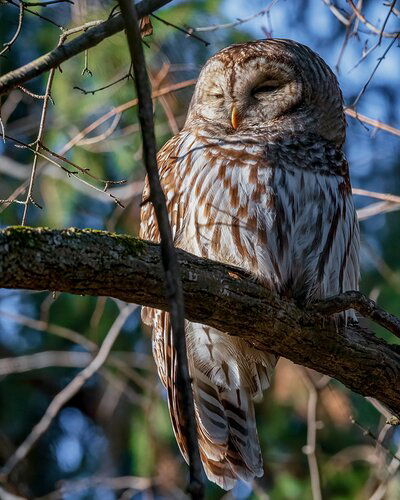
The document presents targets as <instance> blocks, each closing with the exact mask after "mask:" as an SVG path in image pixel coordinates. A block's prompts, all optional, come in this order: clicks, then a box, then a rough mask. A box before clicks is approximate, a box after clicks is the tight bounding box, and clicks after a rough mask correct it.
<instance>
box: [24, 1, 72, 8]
mask: <svg viewBox="0 0 400 500" xmlns="http://www.w3.org/2000/svg"><path fill="white" fill-rule="evenodd" d="M55 3H70V4H72V5H73V4H74V2H73V1H72V0H45V1H44V2H24V5H26V6H27V7H47V6H48V5H53V4H55Z"/></svg>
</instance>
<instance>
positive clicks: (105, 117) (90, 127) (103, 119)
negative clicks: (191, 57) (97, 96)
mask: <svg viewBox="0 0 400 500" xmlns="http://www.w3.org/2000/svg"><path fill="white" fill-rule="evenodd" d="M195 83H196V80H195V79H192V80H185V81H183V82H178V83H175V84H171V85H168V86H166V87H164V88H162V89H160V90H157V91H155V92H153V94H152V97H153V99H155V98H157V97H159V96H162V95H166V94H169V93H171V92H175V91H177V90H180V89H183V88H186V87H190V86H192V85H194V84H195ZM137 103H138V100H137V99H132V100H131V101H128V102H126V103H123V104H121V105H120V106H117V107H116V108H113V109H112V110H111V111H108V112H107V113H105V114H104V115H102V116H100V117H99V118H98V119H97V120H95V121H94V122H92V123H91V124H90V125H88V126H87V127H85V128H84V129H83V130H81V131H80V132H79V133H78V134H76V135H75V136H74V137H73V138H72V139H71V140H70V141H68V142H67V144H65V145H64V147H62V148H61V150H60V151H59V152H58V154H59V155H63V154H65V153H67V152H68V151H70V150H71V149H72V148H73V147H74V146H76V145H77V144H78V143H79V142H80V141H81V140H82V139H84V138H85V137H86V136H87V135H88V134H90V132H93V130H95V129H96V128H97V127H99V126H100V125H102V124H103V123H104V122H106V121H107V120H109V119H110V118H112V117H113V116H115V115H116V114H118V113H122V112H123V111H126V110H127V109H130V108H132V107H134V106H136V105H137ZM13 140H14V141H16V142H18V141H17V140H16V139H13ZM19 143H20V144H23V145H24V146H27V147H29V145H26V144H24V143H22V142H21V141H19ZM38 154H39V153H38ZM39 156H40V154H39ZM46 159H47V161H50V162H51V160H50V159H48V158H46ZM55 164H56V165H57V166H59V165H58V164H57V163H55ZM45 165H46V162H45V163H42V164H40V165H38V167H37V174H38V173H39V171H41V170H42V168H43V167H44V166H45ZM79 180H80V182H84V181H83V179H80V178H79ZM87 185H88V186H90V187H92V185H91V184H87ZM27 187H28V181H25V182H24V183H22V184H21V185H20V186H19V187H18V188H17V189H15V191H14V192H13V193H12V194H11V195H10V196H9V198H8V200H7V204H4V206H3V207H0V213H1V212H2V211H3V210H4V209H5V208H6V207H7V206H8V205H9V204H10V203H13V202H14V200H16V198H17V197H18V196H19V195H20V194H22V193H23V192H24V191H25V190H26V188H27Z"/></svg>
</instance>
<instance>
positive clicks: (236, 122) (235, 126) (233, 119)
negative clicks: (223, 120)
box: [231, 105, 239, 130]
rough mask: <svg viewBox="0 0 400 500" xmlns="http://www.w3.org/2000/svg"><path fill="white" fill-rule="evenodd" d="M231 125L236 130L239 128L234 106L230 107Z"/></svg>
mask: <svg viewBox="0 0 400 500" xmlns="http://www.w3.org/2000/svg"><path fill="white" fill-rule="evenodd" d="M231 123H232V127H233V128H234V129H235V130H236V129H237V128H238V126H239V113H238V110H237V107H236V106H235V105H233V106H232V110H231Z"/></svg>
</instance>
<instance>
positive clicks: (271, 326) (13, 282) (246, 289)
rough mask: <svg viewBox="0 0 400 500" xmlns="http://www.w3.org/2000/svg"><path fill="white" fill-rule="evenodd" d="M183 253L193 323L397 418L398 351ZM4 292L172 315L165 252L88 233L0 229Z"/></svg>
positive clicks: (231, 269)
mask: <svg viewBox="0 0 400 500" xmlns="http://www.w3.org/2000/svg"><path fill="white" fill-rule="evenodd" d="M177 253H178V259H179V265H180V269H181V278H182V283H183V289H184V300H185V317H186V318H187V319H188V320H191V321H196V322H199V323H204V324H206V325H209V326H213V327H215V328H218V329H219V330H222V331H226V332H229V334H230V335H237V336H240V337H241V338H244V339H246V340H248V341H249V342H251V343H252V344H254V345H255V346H256V347H257V348H258V349H261V350H265V351H269V352H272V353H274V354H276V355H279V356H284V357H286V358H288V359H291V360H292V361H294V362H295V363H298V364H301V365H304V366H307V367H309V368H313V369H315V370H317V371H319V372H321V373H325V374H327V375H330V376H332V377H334V378H336V379H337V380H340V381H341V382H342V383H343V384H345V385H346V386H347V387H349V388H350V389H352V390H354V391H356V392H358V393H360V394H362V395H364V396H370V397H374V398H376V399H378V400H379V401H381V402H382V403H384V404H385V405H386V406H387V407H388V408H389V409H390V411H392V412H393V413H394V414H395V415H396V416H400V398H399V388H400V346H398V345H390V344H388V343H387V342H386V341H384V340H382V339H379V338H377V337H375V336H374V335H373V334H372V333H371V332H370V331H368V330H367V329H364V328H361V327H360V326H358V325H354V326H349V327H347V328H346V329H345V330H343V331H341V330H338V329H337V328H336V327H335V325H334V323H333V321H331V320H329V319H327V318H326V317H323V316H321V315H320V314H319V313H316V312H314V311H313V310H312V307H309V308H307V310H304V309H300V308H299V307H298V306H297V305H296V304H294V303H293V302H290V301H287V300H285V299H282V298H280V297H278V296H277V295H276V294H274V293H273V292H271V291H270V290H268V289H266V288H265V287H264V286H262V285H261V284H260V283H258V282H257V281H256V280H255V279H254V277H252V276H250V275H249V274H248V273H246V272H245V271H243V270H241V269H238V268H235V267H232V266H227V265H224V264H220V263H218V262H213V261H210V260H207V259H202V258H199V257H196V256H194V255H191V254H188V253H186V252H184V251H182V250H178V251H177ZM0 287H3V288H13V289H28V290H55V291H61V292H68V293H73V294H78V295H96V296H99V295H103V296H110V297H115V298H118V299H121V300H124V301H126V302H134V303H138V304H142V305H147V306H153V307H156V308H159V309H164V310H167V309H168V301H167V298H166V294H165V287H164V278H163V269H162V266H161V258H160V249H159V246H158V245H155V244H153V243H149V242H145V241H142V240H139V239H137V238H133V237H130V236H125V235H120V234H113V233H107V232H103V231H95V230H89V229H87V230H77V229H73V228H71V229H65V230H50V229H42V228H34V229H33V228H27V227H19V226H16V227H10V228H8V229H5V230H3V231H0ZM318 307H319V309H321V302H319V303H318ZM336 309H337V308H336Z"/></svg>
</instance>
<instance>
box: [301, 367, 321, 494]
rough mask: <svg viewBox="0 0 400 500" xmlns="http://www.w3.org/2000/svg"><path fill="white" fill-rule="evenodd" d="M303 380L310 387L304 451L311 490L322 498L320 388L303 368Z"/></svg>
mask: <svg viewBox="0 0 400 500" xmlns="http://www.w3.org/2000/svg"><path fill="white" fill-rule="evenodd" d="M302 375H303V380H304V383H305V385H306V386H307V389H308V403H307V444H306V445H305V446H303V453H304V454H305V455H306V456H307V461H308V468H309V470H310V480H311V491H312V496H313V500H322V491H321V480H320V475H319V470H318V469H319V468H318V461H317V455H316V444H317V430H318V422H317V406H318V390H317V388H316V386H315V385H314V383H313V380H312V379H311V377H310V376H309V374H308V373H307V370H306V369H303V370H302Z"/></svg>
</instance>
